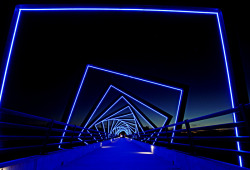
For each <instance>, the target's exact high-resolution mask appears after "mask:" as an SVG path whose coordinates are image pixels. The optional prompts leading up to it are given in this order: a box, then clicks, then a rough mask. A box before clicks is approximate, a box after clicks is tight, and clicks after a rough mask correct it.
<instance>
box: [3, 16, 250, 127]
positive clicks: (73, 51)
mask: <svg viewBox="0 0 250 170" xmlns="http://www.w3.org/2000/svg"><path fill="white" fill-rule="evenodd" d="M239 27H240V28H241V27H242V28H243V26H242V25H239ZM242 30H245V31H246V28H245V27H244V29H242ZM241 34H242V32H241ZM5 36H6V35H5ZM239 37H240V38H241V41H240V43H241V44H240V45H241V48H240V49H241V54H243V55H242V56H243V57H242V60H243V61H244V62H243V66H244V69H245V70H244V71H245V74H246V77H247V75H249V73H250V69H249V68H248V66H249V64H248V63H249V57H247V56H248V55H249V54H250V52H249V50H247V48H248V45H249V42H248V41H247V35H246V36H239ZM88 64H91V65H94V66H98V67H102V68H106V69H110V70H113V71H118V72H122V73H125V74H128V75H134V76H137V75H140V76H141V77H144V78H146V79H150V80H152V81H157V80H163V81H164V80H165V82H168V81H170V82H176V83H180V84H184V85H187V86H189V94H188V100H187V107H186V112H185V117H184V119H190V118H194V117H197V116H202V115H205V114H209V113H213V112H216V111H220V110H223V109H229V108H230V107H231V103H230V98H229V90H228V85H227V78H226V71H225V64H224V61H223V54H222V49H221V44H220V37H219V32H218V26H217V20H216V17H215V15H199V14H198V15H197V14H173V13H154V12H97V11H95V12H93V11H92V12H90V11H88V12H22V15H21V18H20V23H19V27H18V31H17V35H16V39H15V45H14V48H13V53H12V59H11V62H10V67H9V72H8V77H7V81H6V86H5V91H4V94H3V101H2V102H3V103H2V106H3V107H5V108H9V109H13V110H17V111H21V112H25V113H29V114H34V115H39V116H43V117H48V118H53V119H56V120H59V121H61V120H62V118H63V114H64V112H65V109H66V107H67V105H68V104H69V99H72V96H74V95H75V92H76V89H77V88H78V86H79V82H80V81H81V78H82V76H83V74H84V71H85V68H86V66H87V65H88ZM248 77H249V76H248ZM246 81H247V83H248V87H249V83H250V80H249V79H246ZM110 84H113V85H115V86H117V87H118V88H120V89H124V90H126V91H129V92H130V93H131V94H133V95H135V96H138V97H140V98H142V99H144V100H146V101H147V102H149V103H151V104H153V105H155V106H157V107H159V108H160V109H162V110H164V111H166V112H168V113H169V114H171V115H173V116H174V117H175V113H176V108H177V105H178V95H179V94H178V93H177V92H176V91H175V90H173V89H166V88H162V87H159V86H155V85H150V84H148V83H145V82H139V81H137V80H132V79H129V78H124V77H121V76H117V75H112V74H110V73H105V72H102V71H98V70H93V69H90V70H89V71H88V74H87V76H86V79H85V82H84V84H83V87H82V90H81V92H80V94H79V99H78V101H77V103H76V107H75V110H74V112H73V115H72V119H71V122H70V123H71V124H77V125H80V124H81V122H82V121H83V120H84V118H85V117H86V115H87V114H88V113H89V112H90V110H91V109H92V107H93V105H94V104H95V103H96V102H97V101H98V99H100V96H102V95H103V93H104V92H105V91H106V90H107V87H108V85H110ZM166 84H167V83H166ZM119 95H120V94H119V93H117V92H116V91H111V92H110V93H109V95H108V96H107V98H106V99H105V101H104V102H103V104H102V105H101V106H100V109H99V110H97V113H100V112H101V111H102V109H104V108H105V107H106V106H107V105H108V104H110V103H111V102H113V101H114V100H115V99H117V97H118V96H119ZM124 105H126V103H124V102H121V103H119V105H118V106H117V107H116V108H114V110H115V109H118V108H119V107H122V106H124ZM137 106H138V107H139V108H140V109H141V110H143V111H145V113H146V114H147V116H148V117H149V118H150V119H151V120H153V121H154V122H155V123H156V125H157V126H161V125H162V123H163V119H162V118H161V117H159V116H156V115H154V114H153V113H151V112H150V111H148V110H147V109H145V108H143V107H142V106H139V105H137ZM174 120H175V119H173V120H172V122H171V123H173V122H174ZM231 121H232V117H231V116H224V117H221V118H217V119H211V120H210V121H203V122H200V123H199V124H193V125H192V126H199V125H207V124H216V123H221V122H231Z"/></svg>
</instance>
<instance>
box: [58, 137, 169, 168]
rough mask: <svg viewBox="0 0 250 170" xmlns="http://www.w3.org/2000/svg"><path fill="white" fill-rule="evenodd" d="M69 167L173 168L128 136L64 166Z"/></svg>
mask: <svg viewBox="0 0 250 170" xmlns="http://www.w3.org/2000/svg"><path fill="white" fill-rule="evenodd" d="M61 169H63V170H66V169H67V170H68V169H74V170H78V169H85V170H88V169H91V170H93V169H94V170H95V169H99V170H101V169H136V170H139V169H143V170H149V169H150V170H152V169H157V170H161V169H171V168H170V166H168V165H167V163H166V162H165V161H164V160H162V159H160V158H159V157H157V156H155V155H154V154H152V153H151V152H150V151H147V150H145V149H143V148H141V147H140V146H138V145H136V144H134V143H133V142H131V141H129V140H128V139H126V138H120V139H118V140H116V141H114V142H112V143H111V144H109V145H108V146H103V147H102V148H101V149H98V150H96V151H94V152H91V153H89V154H87V155H85V156H84V157H82V158H79V159H77V160H75V161H73V162H71V163H69V164H65V165H63V166H62V168H61Z"/></svg>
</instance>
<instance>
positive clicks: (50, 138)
mask: <svg viewBox="0 0 250 170" xmlns="http://www.w3.org/2000/svg"><path fill="white" fill-rule="evenodd" d="M244 109H246V110H247V111H249V110H250V104H245V105H241V106H240V107H237V108H233V109H228V110H223V111H219V112H216V113H212V114H208V115H205V116H200V117H197V118H192V119H189V120H184V121H182V122H177V123H174V124H170V125H166V126H163V127H158V128H155V129H150V130H146V131H144V132H138V133H136V134H133V135H132V137H133V138H134V139H136V140H140V141H143V142H147V143H151V144H154V145H164V146H167V147H174V149H179V150H182V148H183V147H184V148H189V149H188V151H187V150H184V151H185V152H186V151H187V152H190V153H191V154H197V153H198V151H199V150H204V149H205V150H206V151H211V152H219V153H220V151H223V152H228V153H231V154H236V155H241V156H246V155H247V156H250V151H249V150H236V149H235V147H234V148H233V147H232V148H221V147H213V146H204V145H202V143H199V142H204V141H205V142H206V141H211V142H213V141H216V142H220V141H224V142H226V143H228V142H234V143H236V142H242V143H247V142H248V143H249V141H250V136H249V135H245V136H230V135H224V136H220V135H219V134H217V135H215V134H213V133H212V132H215V131H213V130H215V129H220V128H222V129H223V128H224V129H225V128H227V129H232V130H233V129H234V128H235V127H240V128H245V127H247V126H249V125H248V124H247V123H246V121H238V122H236V123H224V124H216V125H208V126H201V127H190V125H189V124H190V123H191V122H197V121H201V120H207V119H210V118H215V117H219V116H223V115H228V114H231V113H236V114H242V113H241V112H242V111H244ZM0 113H3V114H8V115H12V116H19V117H23V118H28V119H34V120H37V121H41V122H46V123H45V124H44V123H43V124H35V123H31V124H24V123H13V122H3V121H2V122H0V125H1V127H5V128H9V129H19V130H20V131H21V129H22V130H23V131H21V132H25V133H24V134H22V133H21V134H11V135H8V134H7V135H6V134H3V135H0V140H1V141H14V140H15V141H18V143H19V142H22V141H29V142H31V141H34V142H35V143H33V144H28V145H25V146H12V147H9V146H4V147H2V148H0V151H16V150H24V149H33V148H36V149H38V150H39V149H40V150H41V151H40V153H41V154H44V153H46V152H48V149H50V150H51V149H52V150H57V146H58V145H60V146H62V147H64V148H72V147H73V146H77V145H82V144H88V143H94V142H100V141H103V140H107V139H109V138H113V137H115V136H112V134H109V133H107V132H103V131H97V130H94V129H88V128H83V127H80V126H76V125H71V124H67V123H64V122H59V121H55V120H52V119H48V118H43V117H39V116H34V115H29V114H26V113H22V112H18V111H13V110H10V109H4V108H0ZM56 125H59V126H56ZM179 125H182V128H179V129H175V128H173V127H176V126H179ZM66 126H67V127H69V128H67V130H65V127H66ZM247 128H249V127H247ZM29 129H32V130H33V131H36V132H37V134H36V135H34V134H32V135H31V134H29V133H28V132H29ZM44 132H45V134H44ZM195 132H197V133H198V134H199V135H198V136H197V135H196V133H195ZM201 132H209V133H208V134H206V135H205V136H204V135H202V133H201ZM26 133H28V134H26ZM62 133H65V135H64V136H62ZM80 134H81V136H79V135H80ZM171 134H172V135H171ZM173 134H175V135H173ZM60 139H63V142H59V140H60ZM36 141H43V143H36ZM197 142H198V143H197ZM31 143H32V142H31Z"/></svg>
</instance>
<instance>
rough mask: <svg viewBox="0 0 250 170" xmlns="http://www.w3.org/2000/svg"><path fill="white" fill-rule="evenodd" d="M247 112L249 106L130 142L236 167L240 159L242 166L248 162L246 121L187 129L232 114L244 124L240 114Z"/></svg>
mask: <svg viewBox="0 0 250 170" xmlns="http://www.w3.org/2000/svg"><path fill="white" fill-rule="evenodd" d="M249 111H250V104H245V105H240V106H239V107H237V108H233V109H228V110H224V111H220V112H217V113H213V114H209V115H205V116H201V117H197V118H193V119H189V120H184V121H182V122H178V123H176V124H171V125H167V126H164V127H159V128H155V129H150V130H147V131H144V132H140V133H138V134H135V135H133V138H134V139H136V140H140V141H143V142H147V143H150V144H154V145H161V146H167V147H169V148H173V149H177V150H181V151H185V152H188V153H191V154H194V155H201V156H205V157H210V158H213V159H217V160H221V161H225V162H229V163H234V164H238V159H239V156H240V157H241V158H240V159H241V160H242V159H244V160H245V161H244V164H245V166H249V165H246V164H247V162H249V161H246V160H249V158H250V129H249V125H248V124H247V121H238V122H235V123H224V124H215V125H208V126H200V127H191V126H190V124H192V123H194V122H198V121H204V120H205V121H206V120H208V119H211V118H217V117H221V116H224V115H229V114H230V115H231V114H232V113H234V114H236V115H237V116H240V117H241V118H243V120H244V115H245V114H244V112H249Z"/></svg>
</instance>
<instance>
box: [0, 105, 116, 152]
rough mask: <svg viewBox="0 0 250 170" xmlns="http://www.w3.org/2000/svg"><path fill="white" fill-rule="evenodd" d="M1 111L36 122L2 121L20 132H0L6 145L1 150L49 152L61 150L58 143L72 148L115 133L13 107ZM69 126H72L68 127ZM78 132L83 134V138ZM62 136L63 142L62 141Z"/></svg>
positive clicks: (103, 138)
mask: <svg viewBox="0 0 250 170" xmlns="http://www.w3.org/2000/svg"><path fill="white" fill-rule="evenodd" d="M0 113H1V114H8V115H11V116H12V117H22V118H24V119H33V120H35V121H36V122H35V123H33V122H30V121H28V122H27V123H24V122H25V121H22V123H16V122H17V121H14V122H15V123H14V122H9V121H10V120H9V121H8V122H6V121H1V122H0V125H1V127H4V128H8V129H10V130H11V129H13V130H14V131H17V132H18V133H14V134H13V132H12V133H11V134H10V135H8V134H7V135H6V134H3V135H2V134H0V140H1V141H2V142H3V146H2V147H1V148H0V151H1V152H12V151H15V152H16V151H18V150H20V151H23V150H26V149H32V150H38V154H39V153H40V154H46V153H47V152H48V151H53V150H58V146H59V145H60V146H61V147H66V148H72V147H73V146H77V145H83V144H84V145H85V144H88V143H95V142H100V141H103V140H107V139H109V138H110V137H112V135H111V134H109V133H107V132H103V131H97V130H94V129H88V128H84V127H80V126H76V125H71V124H67V123H64V122H59V121H56V120H52V119H48V118H44V117H39V116H34V115H30V114H26V113H23V112H19V111H14V110H10V109H5V108H0ZM43 122H45V123H43ZM41 123H42V124H41ZM58 125H59V126H58ZM66 126H67V127H70V128H67V130H65V127H66ZM30 130H32V131H36V132H37V133H36V134H34V133H31V132H30ZM62 133H65V135H64V136H63V135H62ZM79 134H81V136H80V137H79ZM60 139H63V140H64V141H61V142H59V141H60ZM9 141H18V142H15V144H16V145H11V146H10V145H9V143H6V142H9ZM24 142H25V143H24ZM26 142H27V143H26ZM5 143H6V144H5ZM51 149H52V150H51Z"/></svg>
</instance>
